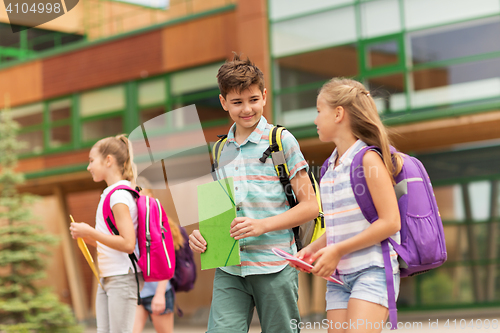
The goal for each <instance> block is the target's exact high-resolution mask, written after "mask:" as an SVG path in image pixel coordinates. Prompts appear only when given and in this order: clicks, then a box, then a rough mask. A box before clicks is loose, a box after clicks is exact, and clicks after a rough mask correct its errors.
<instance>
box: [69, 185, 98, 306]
mask: <svg viewBox="0 0 500 333" xmlns="http://www.w3.org/2000/svg"><path fill="white" fill-rule="evenodd" d="M101 193H102V190H94V191H85V192H78V193H71V194H68V195H67V196H66V200H67V204H68V211H69V213H70V214H71V215H72V216H73V218H74V219H75V221H76V222H86V223H88V224H89V225H91V226H92V227H95V216H96V211H97V205H98V204H99V199H100V196H101ZM68 228H69V221H68ZM88 248H89V251H90V253H91V254H92V257H93V258H94V261H96V257H97V255H96V254H97V249H96V248H95V247H93V246H88ZM77 258H78V261H79V265H80V269H81V272H82V275H83V279H82V280H83V283H84V284H85V287H84V288H85V292H86V294H87V296H88V299H89V300H92V299H94V298H93V295H92V293H93V290H92V283H93V280H94V279H95V277H94V274H93V273H92V270H91V269H90V267H89V265H88V264H87V261H86V260H85V258H84V257H83V255H81V253H80V251H79V250H77ZM89 307H92V304H89Z"/></svg>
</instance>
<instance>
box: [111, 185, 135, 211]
mask: <svg viewBox="0 0 500 333" xmlns="http://www.w3.org/2000/svg"><path fill="white" fill-rule="evenodd" d="M119 203H122V204H125V205H127V206H128V209H129V210H131V209H132V207H134V206H136V202H135V200H134V196H133V195H132V193H130V192H129V191H127V190H117V191H115V192H114V193H113V194H111V199H110V200H109V205H110V207H111V209H113V207H114V206H115V205H116V204H119Z"/></svg>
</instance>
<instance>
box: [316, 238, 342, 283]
mask: <svg viewBox="0 0 500 333" xmlns="http://www.w3.org/2000/svg"><path fill="white" fill-rule="evenodd" d="M340 258H342V254H341V253H340V251H339V249H338V247H337V246H335V244H334V245H329V246H327V247H324V248H322V249H321V250H319V251H318V252H316V253H314V254H313V255H312V256H311V257H310V259H309V260H311V262H314V261H315V260H316V259H317V261H316V264H315V265H314V268H313V269H312V270H311V273H313V274H315V275H318V276H321V277H328V276H330V275H332V274H333V273H334V272H335V269H336V268H337V265H338V264H339V261H340Z"/></svg>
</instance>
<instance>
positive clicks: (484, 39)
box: [409, 18, 500, 66]
mask: <svg viewBox="0 0 500 333" xmlns="http://www.w3.org/2000/svg"><path fill="white" fill-rule="evenodd" d="M499 35H500V20H499V19H498V18H494V19H487V20H480V21H475V22H468V23H465V24H459V25H452V26H446V27H443V28H436V29H432V30H426V31H420V32H418V33H412V34H410V35H409V38H410V42H411V54H412V61H413V65H414V66H415V65H418V64H422V63H426V62H433V61H443V60H450V59H454V58H462V57H468V56H473V55H478V54H484V53H490V52H499V51H500V38H498V36H499Z"/></svg>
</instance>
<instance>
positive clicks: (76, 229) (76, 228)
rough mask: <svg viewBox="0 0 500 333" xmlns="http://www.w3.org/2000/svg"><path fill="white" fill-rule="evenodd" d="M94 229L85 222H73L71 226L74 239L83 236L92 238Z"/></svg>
mask: <svg viewBox="0 0 500 333" xmlns="http://www.w3.org/2000/svg"><path fill="white" fill-rule="evenodd" d="M94 230H95V229H94V228H92V227H91V226H90V225H88V224H87V223H85V222H79V223H78V222H73V223H71V224H70V227H69V231H70V232H71V237H73V239H77V238H78V237H81V238H83V239H85V238H87V239H88V238H92V236H91V235H92V231H94Z"/></svg>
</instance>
